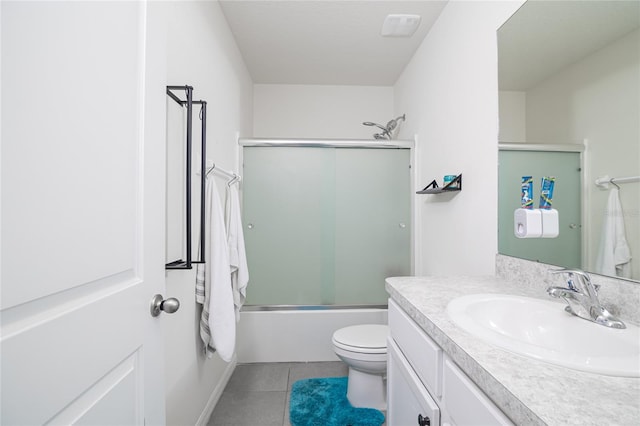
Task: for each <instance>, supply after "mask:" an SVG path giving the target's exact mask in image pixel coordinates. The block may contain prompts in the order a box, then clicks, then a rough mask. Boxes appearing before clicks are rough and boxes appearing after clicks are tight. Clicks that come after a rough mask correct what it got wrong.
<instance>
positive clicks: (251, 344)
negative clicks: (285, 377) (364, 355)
mask: <svg viewBox="0 0 640 426" xmlns="http://www.w3.org/2000/svg"><path fill="white" fill-rule="evenodd" d="M356 324H387V307H386V306H384V305H382V306H375V307H369V306H367V307H344V306H284V307H281V306H277V307H274V306H268V307H245V308H243V310H242V311H241V312H240V322H239V323H238V324H237V340H236V352H237V356H238V362H239V363H257V362H310V361H339V359H338V357H337V356H336V355H335V353H334V352H333V345H332V344H331V337H332V335H333V332H334V331H335V330H337V329H339V328H342V327H346V326H349V325H356Z"/></svg>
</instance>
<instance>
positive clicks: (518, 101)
mask: <svg viewBox="0 0 640 426" xmlns="http://www.w3.org/2000/svg"><path fill="white" fill-rule="evenodd" d="M526 102H527V93H526V92H516V91H507V90H505V91H501V92H500V93H499V102H498V103H499V111H500V134H499V135H498V140H499V141H500V142H508V143H516V142H517V143H522V142H527V119H526V115H527V107H526Z"/></svg>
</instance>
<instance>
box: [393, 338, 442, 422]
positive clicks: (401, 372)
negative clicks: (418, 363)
mask: <svg viewBox="0 0 640 426" xmlns="http://www.w3.org/2000/svg"><path fill="white" fill-rule="evenodd" d="M387 352H388V354H389V355H388V360H387V362H388V366H387V368H388V370H387V371H388V374H387V383H388V385H389V389H388V391H387V406H388V409H387V424H388V425H390V426H427V425H428V426H439V425H440V409H439V408H438V405H437V404H436V402H435V401H434V400H433V398H431V396H430V395H429V393H428V392H427V390H426V388H425V387H424V385H423V384H422V382H421V381H420V379H419V378H418V376H417V375H416V373H415V372H414V371H413V369H412V368H411V365H409V363H408V362H407V360H406V359H405V358H404V356H403V355H402V352H401V351H400V349H399V348H398V346H397V345H396V344H395V343H394V341H393V339H391V338H389V339H388V341H387Z"/></svg>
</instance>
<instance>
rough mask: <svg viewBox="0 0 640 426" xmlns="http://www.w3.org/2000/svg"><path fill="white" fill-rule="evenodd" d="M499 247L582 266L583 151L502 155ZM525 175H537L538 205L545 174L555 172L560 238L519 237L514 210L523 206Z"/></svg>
mask: <svg viewBox="0 0 640 426" xmlns="http://www.w3.org/2000/svg"><path fill="white" fill-rule="evenodd" d="M498 169H499V179H498V251H499V252H500V253H501V254H506V255H508V256H514V257H519V258H522V259H529V260H536V261H539V262H543V263H549V264H551V265H562V266H565V267H570V268H580V267H581V263H582V262H581V257H582V256H581V254H582V253H581V242H582V237H581V235H582V233H581V228H582V226H581V214H580V208H581V187H582V183H581V182H582V181H581V173H580V153H578V152H555V151H546V152H545V151H506V150H500V152H499V156H498ZM522 176H533V200H534V207H536V208H537V207H538V203H539V198H540V183H541V179H542V177H543V176H555V177H556V182H555V188H554V193H553V204H552V206H553V208H554V209H556V210H558V214H559V220H560V234H559V235H558V237H556V238H522V239H521V238H516V237H515V235H514V231H513V212H514V210H515V209H517V208H519V207H520V183H521V179H522Z"/></svg>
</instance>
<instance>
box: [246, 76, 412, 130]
mask: <svg viewBox="0 0 640 426" xmlns="http://www.w3.org/2000/svg"><path fill="white" fill-rule="evenodd" d="M400 115H401V114H400ZM253 118H254V121H253V135H254V136H255V137H262V138H312V139H313V138H327V139H344V138H348V139H373V134H374V133H377V132H379V129H377V128H374V127H367V126H363V125H362V122H363V121H372V122H375V123H379V124H382V125H385V124H386V123H387V122H388V121H389V120H391V119H392V118H395V117H393V88H392V87H378V86H322V85H318V86H314V85H290V84H256V85H255V86H254V104H253ZM408 119H410V117H408Z"/></svg>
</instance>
